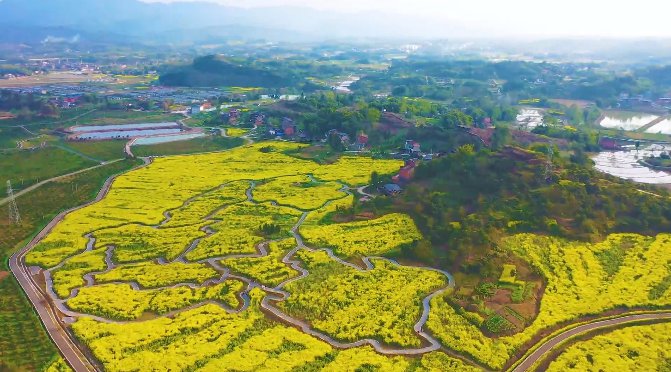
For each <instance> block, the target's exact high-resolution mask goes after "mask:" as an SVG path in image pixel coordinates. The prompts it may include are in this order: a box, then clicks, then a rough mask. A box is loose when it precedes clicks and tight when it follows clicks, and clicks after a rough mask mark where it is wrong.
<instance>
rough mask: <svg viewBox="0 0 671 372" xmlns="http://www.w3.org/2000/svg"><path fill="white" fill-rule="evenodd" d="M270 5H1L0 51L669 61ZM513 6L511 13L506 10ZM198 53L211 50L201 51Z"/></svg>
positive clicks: (620, 48)
mask: <svg viewBox="0 0 671 372" xmlns="http://www.w3.org/2000/svg"><path fill="white" fill-rule="evenodd" d="M520 1H522V0H520ZM263 4H266V3H263ZM263 4H262V5H263ZM277 4H279V5H278V6H257V7H248V8H243V7H237V6H227V5H221V4H218V3H213V2H206V1H173V2H168V3H163V2H145V1H140V0H118V1H108V0H87V1H77V0H0V14H2V17H1V18H0V50H2V49H3V48H2V47H3V46H4V47H6V48H4V49H6V50H12V51H17V50H19V51H20V50H22V49H21V48H22V47H21V46H22V45H28V46H40V47H42V48H41V49H42V50H47V51H48V50H51V49H53V48H60V46H59V45H60V44H62V43H65V44H68V45H73V49H76V50H80V51H87V50H92V49H96V48H95V46H99V47H100V48H103V49H104V48H109V47H110V46H129V47H133V46H155V47H159V48H163V47H172V48H175V49H176V50H182V49H189V48H198V47H199V46H206V45H225V44H226V42H227V41H270V42H280V43H282V42H285V43H286V42H293V43H314V42H324V41H337V42H341V41H344V42H366V43H367V44H368V45H377V44H371V43H369V42H370V41H381V40H388V41H400V42H402V43H408V42H411V43H414V42H421V41H422V40H424V41H426V40H433V41H435V40H443V41H444V40H448V42H447V43H445V42H440V43H436V44H434V45H432V46H431V47H429V48H424V49H423V50H422V51H423V53H425V54H435V55H439V56H445V55H461V56H463V55H465V54H468V55H475V56H485V57H487V58H501V57H503V58H522V59H526V58H533V59H541V60H550V61H552V60H560V59H561V60H567V59H570V60H573V61H575V60H580V61H610V62H615V63H629V62H636V63H639V62H646V63H652V64H657V63H664V61H666V60H668V58H671V52H669V50H671V41H670V40H668V39H664V38H662V37H661V36H659V37H658V38H648V39H633V38H630V39H627V40H622V39H617V38H615V37H613V38H608V39H603V38H599V37H597V36H590V37H588V38H586V37H573V38H568V37H567V36H564V37H560V36H556V37H552V38H549V37H547V36H543V33H542V32H540V31H543V30H538V31H539V32H540V33H539V32H536V31H534V32H527V33H526V35H527V38H526V41H525V39H518V38H516V37H512V36H510V33H509V32H508V30H507V26H508V25H509V26H510V28H511V29H512V28H514V27H519V23H520V22H515V21H514V19H509V20H508V19H504V16H503V15H502V16H501V17H500V18H502V19H501V21H500V22H499V23H494V22H489V21H486V20H484V19H478V18H474V19H473V20H472V21H465V20H466V19H471V18H469V17H467V16H465V15H464V14H457V13H456V11H457V10H456V9H455V13H454V15H449V14H447V13H450V12H448V11H447V10H449V9H452V8H451V7H448V6H447V5H446V6H444V7H442V6H441V8H440V9H437V10H436V12H437V15H436V16H434V17H429V16H427V15H425V14H424V15H423V14H406V15H403V14H399V13H396V11H397V10H398V9H395V8H394V7H393V4H392V3H390V6H389V7H388V8H385V7H379V8H377V9H356V8H352V7H349V8H348V7H347V6H345V5H343V6H342V7H340V8H338V9H335V8H329V9H326V8H321V9H315V8H314V7H309V6H305V5H304V4H303V3H296V2H291V1H288V0H287V1H282V2H278V3H277ZM292 4H293V5H292ZM296 4H298V5H300V6H296ZM243 5H247V3H245V4H243ZM317 5H319V4H317ZM511 8H512V9H513V10H514V7H513V6H512V5H511ZM595 17H596V15H595ZM597 18H598V17H597ZM534 19H536V18H535V17H531V18H529V21H533V20H534ZM596 20H597V19H596V18H595V21H596ZM506 35H508V36H506ZM49 44H53V45H52V46H51V47H50V46H49ZM45 47H46V48H45ZM92 47H93V48H92ZM50 48H51V49H50ZM38 49H39V48H38ZM57 50H58V49H57ZM205 53H210V52H209V51H204V52H203V51H201V54H205Z"/></svg>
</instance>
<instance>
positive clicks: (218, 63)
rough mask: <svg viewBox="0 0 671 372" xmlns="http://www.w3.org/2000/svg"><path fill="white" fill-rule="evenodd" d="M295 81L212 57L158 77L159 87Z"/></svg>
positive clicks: (264, 84)
mask: <svg viewBox="0 0 671 372" xmlns="http://www.w3.org/2000/svg"><path fill="white" fill-rule="evenodd" d="M295 81H297V79H296V78H294V77H291V76H280V75H279V74H277V73H275V72H271V71H267V70H263V69H261V68H259V67H255V66H245V65H239V64H233V63H231V62H229V61H227V60H225V59H221V58H218V57H216V56H206V57H201V58H196V59H195V60H194V61H193V63H192V64H191V65H188V66H179V67H176V68H173V69H172V70H169V71H167V72H166V73H164V74H161V77H160V82H161V84H163V85H168V86H187V87H217V86H235V87H260V88H281V87H284V86H287V85H290V84H292V83H293V82H295Z"/></svg>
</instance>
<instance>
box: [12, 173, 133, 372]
mask: <svg viewBox="0 0 671 372" xmlns="http://www.w3.org/2000/svg"><path fill="white" fill-rule="evenodd" d="M137 164H138V163H137V162H135V161H130V160H129V161H123V162H118V163H113V164H108V165H106V166H104V167H100V168H97V169H93V170H90V171H88V172H85V173H81V174H78V175H76V176H72V177H70V178H69V179H62V180H59V181H55V182H50V183H47V184H45V185H44V186H42V187H40V188H38V189H36V190H34V191H31V192H29V193H27V194H24V195H22V196H20V197H18V198H17V204H18V206H19V209H20V211H21V217H22V221H23V223H22V224H21V225H19V226H17V225H10V224H9V221H8V214H7V213H8V210H7V208H4V207H3V208H0V231H2V234H0V258H1V260H0V272H2V273H7V275H4V274H0V298H1V299H2V300H0V318H2V322H1V323H2V324H3V326H4V327H5V328H3V332H0V370H2V369H3V367H5V366H6V367H7V368H14V369H16V370H25V371H39V370H42V369H43V368H46V367H47V366H48V365H49V363H50V360H51V359H53V358H54V357H55V356H56V355H57V350H56V348H55V347H54V346H53V344H52V343H51V340H50V339H49V337H48V336H47V334H46V332H45V331H44V329H43V328H42V327H41V325H40V321H39V319H38V317H37V315H36V314H35V313H34V312H33V311H31V305H30V303H29V302H28V301H27V300H26V298H25V297H24V295H23V293H22V291H21V288H20V286H19V285H18V283H17V282H16V280H15V279H14V277H12V276H11V275H9V273H8V272H7V271H6V270H8V268H7V266H6V265H7V259H8V258H9V256H10V255H11V254H12V253H13V252H14V250H15V249H16V248H18V246H19V245H20V244H21V243H22V242H25V241H26V240H27V239H28V238H29V237H30V236H31V235H33V234H35V233H36V232H37V231H38V230H39V229H40V228H42V226H44V225H46V224H47V223H48V222H49V221H50V220H51V219H52V218H53V217H54V216H55V215H56V214H58V213H59V212H60V211H62V210H66V209H68V208H72V207H75V206H78V205H81V204H83V203H85V202H86V201H88V200H91V199H93V198H94V196H95V194H96V193H97V192H98V190H99V189H100V187H101V186H102V184H103V183H104V182H105V180H106V179H107V178H108V177H109V176H112V175H114V174H117V173H121V172H123V171H126V170H128V169H130V168H131V167H134V166H136V165H137ZM73 184H76V185H78V186H77V189H76V190H74V189H73V186H72V185H73ZM79 279H80V280H81V277H80V278H79Z"/></svg>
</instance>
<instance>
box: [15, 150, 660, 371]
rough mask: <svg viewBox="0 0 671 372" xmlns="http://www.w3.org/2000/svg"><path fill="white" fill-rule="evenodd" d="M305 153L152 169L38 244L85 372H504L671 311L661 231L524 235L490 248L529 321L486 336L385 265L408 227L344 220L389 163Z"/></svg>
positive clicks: (39, 268) (30, 255)
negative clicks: (542, 347) (572, 342)
mask: <svg viewBox="0 0 671 372" xmlns="http://www.w3.org/2000/svg"><path fill="white" fill-rule="evenodd" d="M299 146H300V145H297V144H289V143H274V142H273V143H261V144H255V145H250V146H247V147H243V148H238V149H235V150H231V151H228V152H222V153H211V154H203V155H193V156H176V157H167V158H158V159H155V160H154V161H153V163H151V164H149V165H147V166H145V167H143V168H140V169H137V170H135V171H132V172H130V173H127V174H125V175H122V176H120V177H118V178H117V179H116V180H115V181H114V183H113V185H112V187H111V188H110V189H109V191H108V192H107V194H106V195H105V197H104V198H102V199H100V201H98V202H96V203H94V204H91V205H88V206H85V207H83V208H81V209H78V210H76V211H73V212H71V213H69V214H68V215H67V216H65V217H64V218H63V219H62V220H60V221H59V222H58V223H57V224H55V225H54V226H53V227H52V229H51V230H50V231H49V233H48V234H47V235H46V236H44V237H43V239H41V240H39V241H36V242H35V245H34V246H33V247H32V249H31V250H29V251H28V252H27V254H26V255H25V257H24V263H25V265H27V266H28V271H29V272H30V273H32V275H33V276H32V281H33V282H34V283H35V285H38V286H42V287H43V289H44V290H45V291H46V292H47V293H49V295H50V297H51V298H50V300H51V302H52V303H53V307H54V309H55V314H56V315H57V316H58V317H59V318H60V320H61V321H62V325H63V326H64V327H68V328H69V329H70V330H71V331H72V334H73V335H74V337H75V340H74V341H75V344H76V345H77V347H79V348H81V350H82V351H83V354H84V355H86V357H87V358H88V359H90V360H91V361H92V363H93V364H95V365H99V366H102V367H103V368H104V369H105V370H108V371H132V370H138V369H140V370H157V369H158V370H185V371H194V370H217V371H220V370H229V369H235V370H240V371H247V370H250V371H251V370H273V371H277V370H278V371H289V370H292V371H314V370H333V371H343V370H346V371H355V370H384V371H387V370H390V371H393V370H399V371H414V370H430V371H445V370H466V371H468V370H481V369H482V368H490V369H501V368H503V367H504V366H505V365H506V364H507V363H509V361H510V360H511V358H512V357H513V356H514V355H515V353H516V352H517V351H519V350H521V349H522V348H523V347H524V346H525V345H529V344H530V343H532V341H533V340H534V338H535V337H537V336H538V335H539V334H541V333H542V332H544V331H547V330H552V329H554V328H556V327H559V326H561V325H564V324H570V323H571V322H574V321H577V320H580V319H581V318H582V317H585V316H588V315H598V314H601V313H603V312H606V311H609V310H612V309H616V308H621V307H623V306H627V307H632V308H635V307H657V308H658V307H665V306H669V305H671V292H670V291H671V289H670V288H671V266H669V262H671V256H670V255H671V253H670V252H669V250H668V249H667V248H665V247H668V245H669V241H670V240H671V236H669V235H660V236H658V237H656V238H651V237H643V236H638V235H632V234H620V235H612V236H611V237H610V238H609V239H608V240H606V241H605V242H603V243H599V244H587V243H576V242H568V241H564V240H561V239H555V238H549V237H540V236H535V235H518V236H513V237H508V238H504V239H503V240H502V243H501V246H500V247H499V249H501V250H502V251H504V252H507V253H510V254H512V255H515V256H517V257H519V258H520V259H522V260H525V261H527V262H528V263H529V265H530V266H531V267H533V268H534V270H536V271H537V272H538V273H539V274H540V275H542V276H543V278H544V280H545V282H546V288H545V294H544V296H543V299H542V301H541V303H540V313H539V315H538V316H537V317H536V318H535V319H529V320H525V321H526V322H527V328H526V329H525V330H524V331H523V332H522V333H520V334H517V335H506V336H503V337H498V338H493V337H490V336H489V335H487V334H486V333H485V332H483V331H482V328H481V324H479V321H482V319H480V320H478V319H476V318H475V317H473V316H469V312H468V311H467V310H466V309H460V308H458V307H457V306H455V305H454V303H453V302H451V301H450V297H451V295H452V287H453V286H454V280H453V278H452V277H451V275H450V274H449V273H447V272H445V271H441V270H437V269H435V268H429V267H415V266H409V265H407V264H403V263H399V262H397V261H394V260H392V259H390V258H389V257H390V256H393V255H395V254H397V253H398V252H399V251H400V250H401V249H402V248H404V247H409V246H412V245H413V244H416V243H417V242H418V241H420V240H421V239H422V235H421V233H420V232H419V231H418V229H417V227H416V226H415V224H414V223H413V220H412V219H411V218H410V217H409V216H407V215H405V214H398V213H397V214H387V215H380V216H375V217H374V218H371V219H363V220H352V219H350V220H348V221H347V222H345V221H342V220H341V218H340V217H342V211H343V210H347V209H348V208H351V206H352V203H353V201H354V199H355V198H358V197H360V196H361V195H358V194H357V193H356V192H355V191H354V190H356V189H357V188H359V187H361V186H364V185H365V184H366V183H367V182H368V179H369V176H370V174H371V172H373V171H375V172H377V173H378V174H383V175H384V174H391V173H393V172H395V171H396V170H397V169H398V167H399V162H397V161H394V160H372V159H370V158H365V157H343V158H341V159H340V160H339V161H338V162H336V163H333V164H329V165H319V164H317V163H316V162H312V161H309V160H302V159H298V158H295V157H292V156H289V155H287V154H285V152H289V151H295V150H296V148H297V147H299ZM339 213H340V214H339ZM336 217H338V218H336ZM338 221H340V222H338ZM509 269H510V268H509ZM59 346H61V345H59ZM66 357H68V356H67V355H66ZM68 361H69V362H70V360H69V359H68Z"/></svg>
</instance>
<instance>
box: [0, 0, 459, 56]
mask: <svg viewBox="0 0 671 372" xmlns="http://www.w3.org/2000/svg"><path fill="white" fill-rule="evenodd" d="M0 14H2V16H0V42H11V43H17V42H25V43H35V42H54V41H57V42H67V41H71V40H88V41H99V40H100V41H106V40H107V39H111V40H117V41H126V42H138V43H153V44H174V45H178V44H182V43H184V44H187V43H194V42H202V43H207V42H212V41H214V40H218V41H221V39H222V38H228V39H246V40H249V39H263V40H270V41H320V40H330V39H349V38H369V37H375V38H390V39H391V38H395V39H398V38H403V39H410V38H416V37H419V36H421V35H430V34H432V33H433V34H436V27H438V25H436V24H435V22H434V24H432V22H423V21H422V20H418V19H413V22H408V19H407V17H406V16H403V15H398V14H385V13H379V12H367V13H353V14H348V13H332V12H326V11H319V10H314V9H310V8H295V7H270V8H253V9H244V8H236V7H226V6H221V5H217V4H213V3H205V2H183V3H182V2H174V3H169V4H166V3H144V2H141V1H137V0H84V1H81V0H0ZM418 24H421V26H417V25H418ZM463 30H464V28H463V27H459V26H458V25H455V26H454V27H452V26H446V25H445V24H444V23H441V25H440V34H441V35H436V36H437V37H438V36H444V34H445V33H451V34H452V35H453V36H466V33H465V32H464V31H463Z"/></svg>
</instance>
